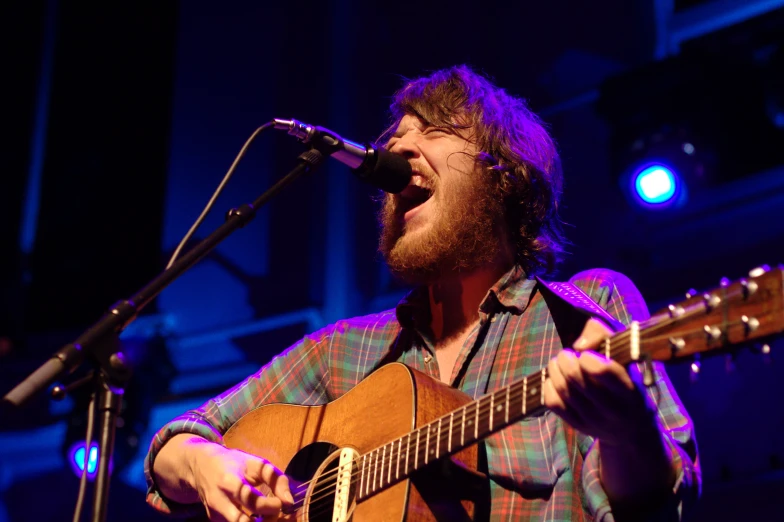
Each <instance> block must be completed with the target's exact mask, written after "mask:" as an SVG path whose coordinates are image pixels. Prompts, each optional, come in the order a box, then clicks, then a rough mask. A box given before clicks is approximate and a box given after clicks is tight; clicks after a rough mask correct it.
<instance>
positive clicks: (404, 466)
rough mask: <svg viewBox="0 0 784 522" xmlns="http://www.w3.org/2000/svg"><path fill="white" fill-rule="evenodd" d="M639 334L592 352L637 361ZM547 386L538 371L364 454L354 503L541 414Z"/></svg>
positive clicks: (632, 330)
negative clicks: (511, 425) (509, 427)
mask: <svg viewBox="0 0 784 522" xmlns="http://www.w3.org/2000/svg"><path fill="white" fill-rule="evenodd" d="M651 322H653V321H651ZM640 328H641V325H640V324H639V323H636V322H633V323H632V324H631V325H630V327H629V330H626V331H624V332H621V333H619V334H616V335H614V336H612V337H610V338H608V339H606V340H605V341H603V342H602V343H601V344H600V345H599V347H597V348H596V351H598V352H600V353H603V354H604V355H605V356H606V357H607V358H608V359H613V360H615V361H617V362H618V363H620V364H624V365H625V364H628V363H630V362H632V361H635V360H638V359H639V357H640V335H639V334H640ZM546 380H547V368H543V369H541V370H539V371H538V372H536V373H533V374H531V375H528V376H527V377H525V378H523V379H522V380H519V381H516V382H514V383H512V384H510V385H509V386H506V387H504V388H501V389H499V390H497V391H495V392H493V393H490V394H488V395H485V396H484V397H481V398H480V399H477V400H476V401H473V402H471V403H468V404H466V405H465V406H463V407H462V408H460V409H457V410H455V411H453V412H451V413H449V414H447V415H444V416H443V417H440V418H438V419H436V420H434V421H432V422H430V423H428V424H426V425H424V426H422V427H420V428H418V429H416V430H414V431H412V432H411V433H408V434H406V435H403V436H402V437H400V438H399V439H395V440H393V441H392V442H390V443H388V444H385V445H384V446H381V447H379V448H376V449H374V450H372V451H369V452H368V453H365V454H364V455H362V456H361V457H360V459H361V460H360V470H359V476H358V482H359V483H358V486H359V489H358V500H362V499H363V498H367V497H369V496H371V495H373V494H374V493H376V492H378V491H380V490H382V489H384V488H387V487H389V486H391V485H392V484H395V483H396V482H399V481H401V480H404V479H406V478H408V476H409V475H410V474H411V473H413V472H414V471H416V470H418V469H421V468H423V467H424V466H427V465H428V464H429V463H430V462H433V461H435V460H437V459H439V458H441V457H444V456H446V455H451V454H453V453H456V452H458V451H460V450H462V449H464V448H466V447H468V446H470V445H471V444H473V443H475V442H477V441H480V440H482V439H485V438H487V437H488V436H489V435H491V434H493V433H495V432H496V431H499V430H501V429H503V428H505V427H507V426H509V425H510V424H512V423H514V422H517V421H519V420H521V419H523V418H525V417H526V416H529V415H533V414H535V413H537V412H538V411H540V410H542V409H543V408H544V407H545V406H544V398H543V396H542V386H544V383H545V381H546Z"/></svg>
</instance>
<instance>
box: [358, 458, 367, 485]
mask: <svg viewBox="0 0 784 522" xmlns="http://www.w3.org/2000/svg"><path fill="white" fill-rule="evenodd" d="M366 464H367V453H365V454H364V455H362V469H361V470H360V472H359V494H360V495H363V494H364V493H367V492H365V491H364V490H363V488H362V486H363V485H364V484H365V465H366Z"/></svg>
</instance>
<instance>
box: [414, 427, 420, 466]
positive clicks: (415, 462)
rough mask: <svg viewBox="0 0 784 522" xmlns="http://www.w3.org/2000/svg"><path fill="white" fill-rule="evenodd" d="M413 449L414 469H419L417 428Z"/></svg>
mask: <svg viewBox="0 0 784 522" xmlns="http://www.w3.org/2000/svg"><path fill="white" fill-rule="evenodd" d="M414 451H415V453H414V469H419V430H417V441H416V447H415V450H414Z"/></svg>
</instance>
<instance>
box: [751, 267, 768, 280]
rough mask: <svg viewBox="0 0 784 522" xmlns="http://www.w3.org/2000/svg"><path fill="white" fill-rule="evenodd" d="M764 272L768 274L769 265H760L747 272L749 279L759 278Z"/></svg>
mask: <svg viewBox="0 0 784 522" xmlns="http://www.w3.org/2000/svg"><path fill="white" fill-rule="evenodd" d="M766 272H770V265H762V266H758V267H757V268H752V269H751V270H749V277H759V276H761V275H762V274H764V273H766Z"/></svg>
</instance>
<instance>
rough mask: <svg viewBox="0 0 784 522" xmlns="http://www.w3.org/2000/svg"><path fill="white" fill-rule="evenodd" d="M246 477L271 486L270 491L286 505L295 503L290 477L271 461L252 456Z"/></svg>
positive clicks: (253, 481)
mask: <svg viewBox="0 0 784 522" xmlns="http://www.w3.org/2000/svg"><path fill="white" fill-rule="evenodd" d="M245 478H246V479H248V480H249V481H250V482H251V483H255V484H265V485H266V486H268V487H269V490H270V493H271V494H272V495H274V496H275V497H277V498H278V499H280V500H281V501H282V502H283V503H285V504H286V505H291V504H294V498H293V497H292V495H291V490H290V489H289V479H288V477H286V475H284V474H283V472H282V471H280V470H279V469H278V468H276V467H275V466H274V465H272V464H271V463H270V462H268V461H266V460H264V459H260V458H257V457H251V458H250V459H248V462H247V464H246V467H245Z"/></svg>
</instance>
